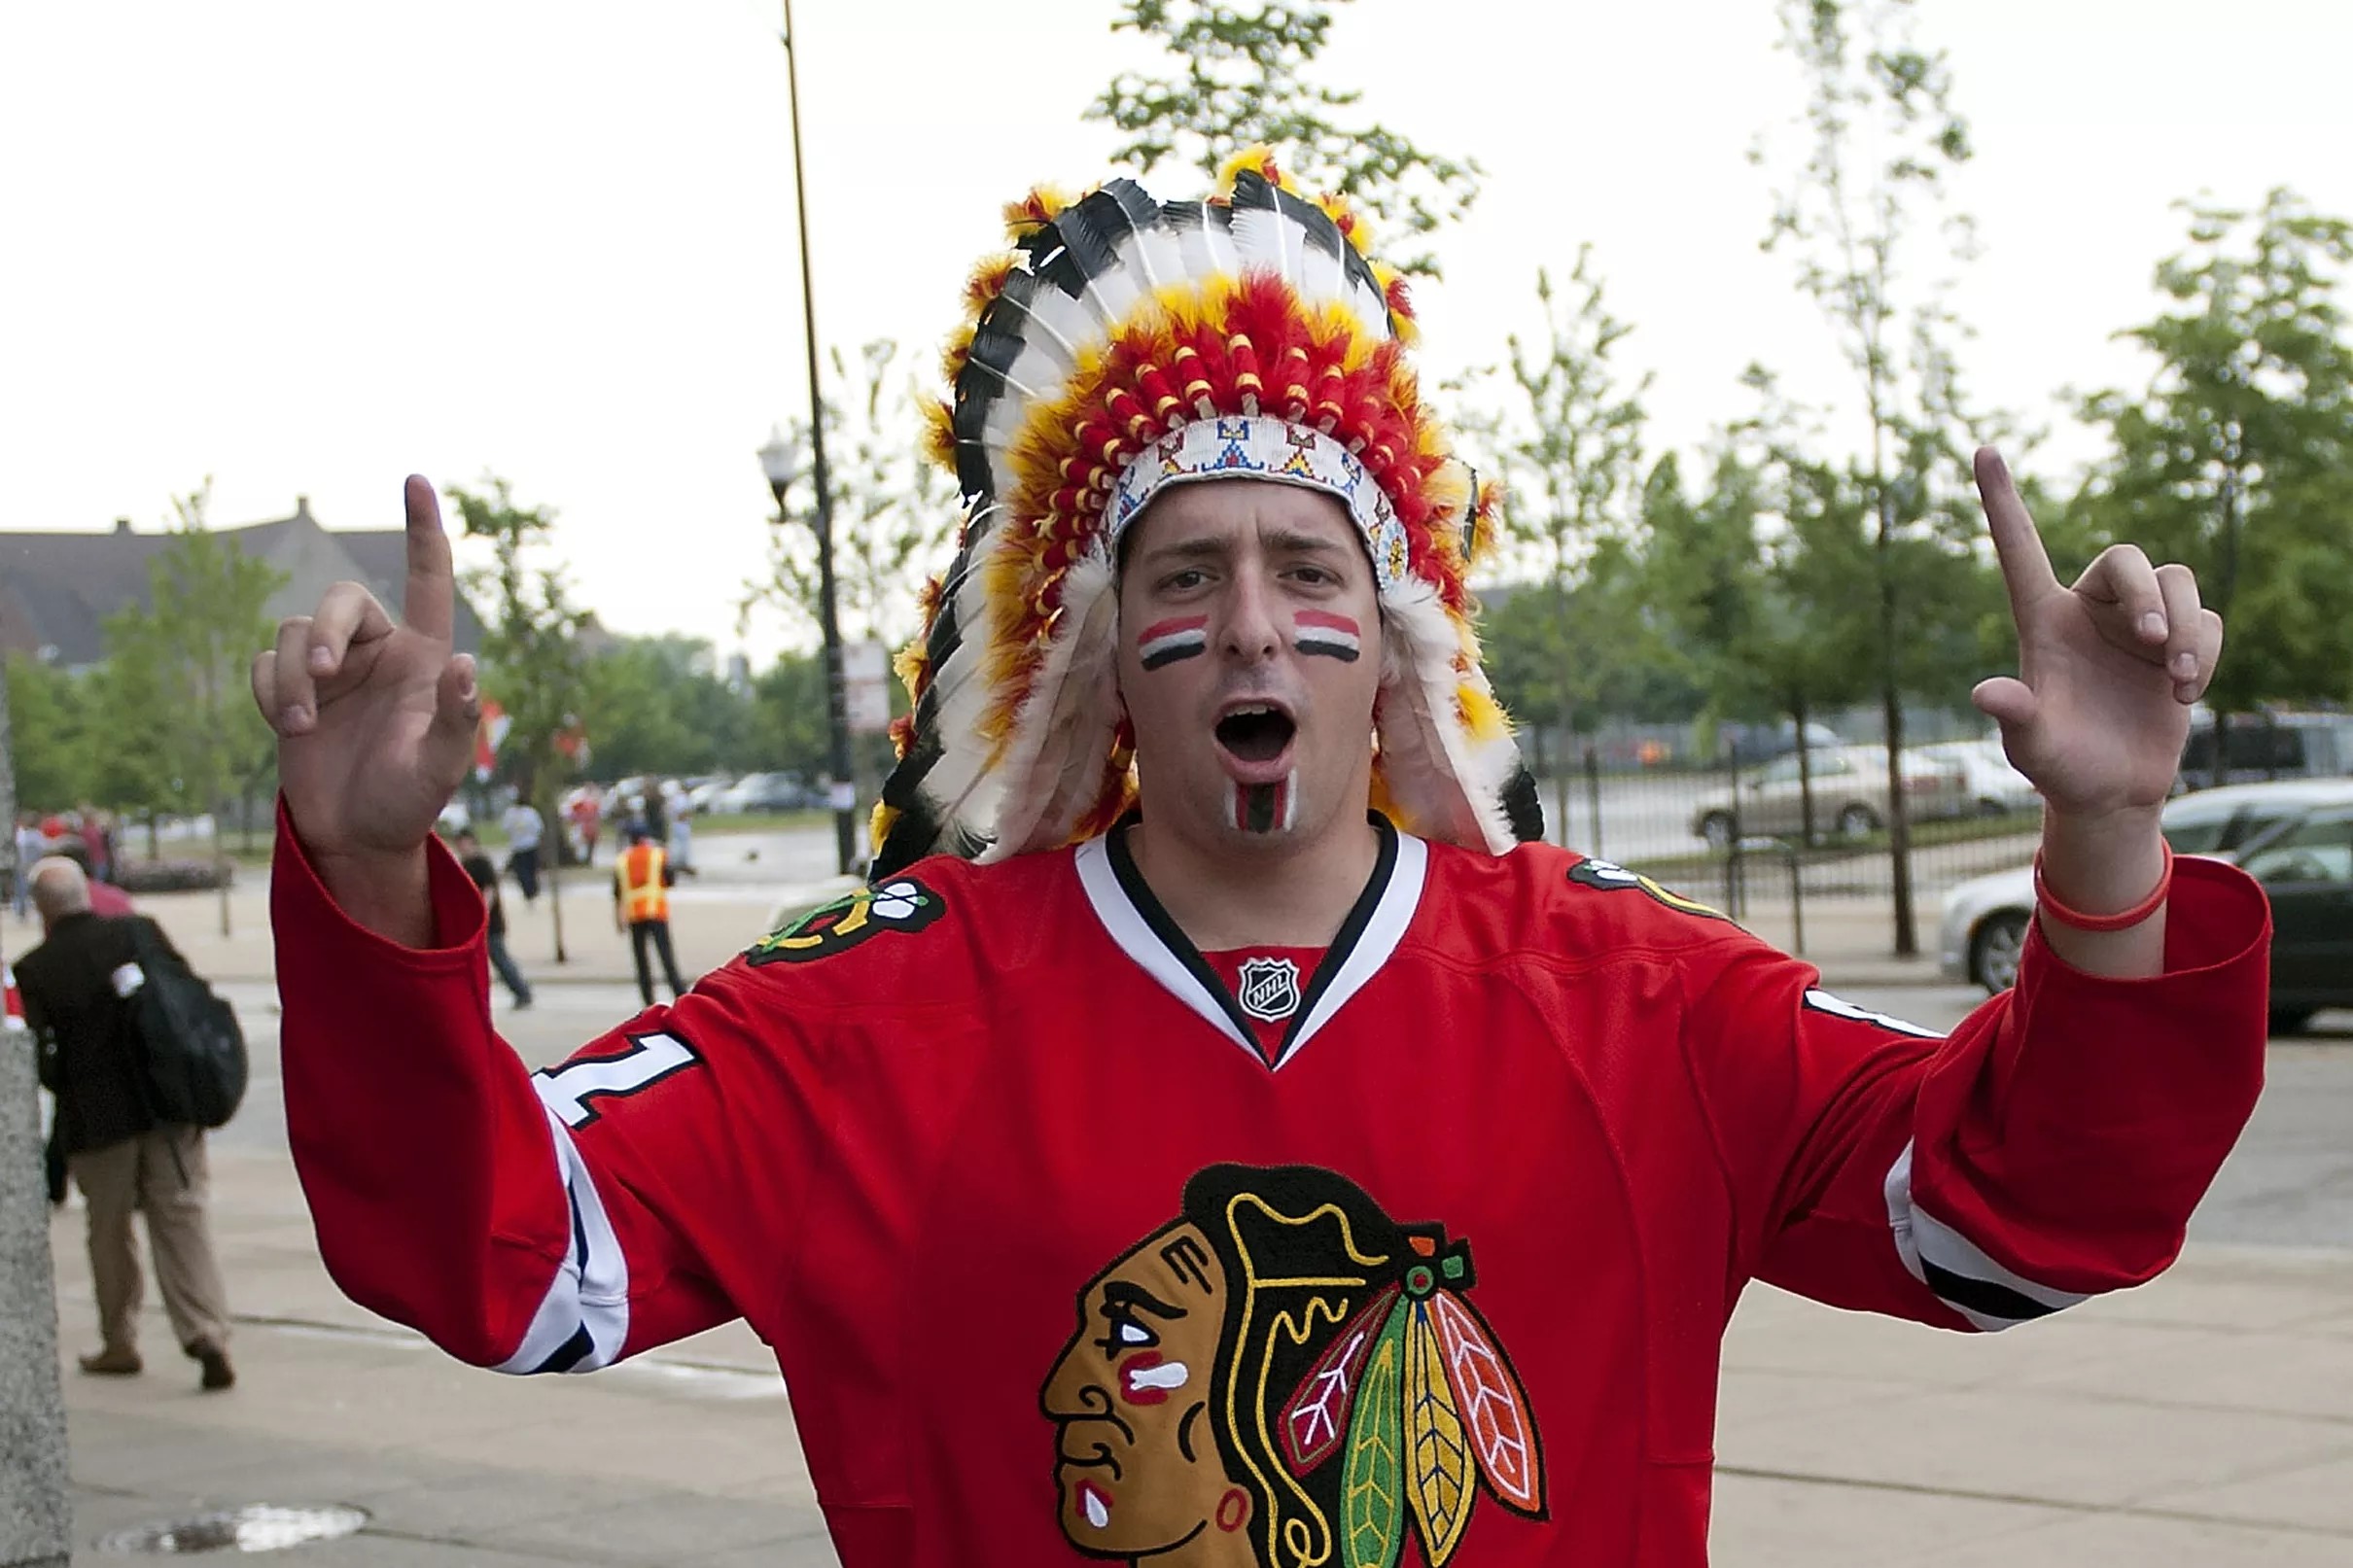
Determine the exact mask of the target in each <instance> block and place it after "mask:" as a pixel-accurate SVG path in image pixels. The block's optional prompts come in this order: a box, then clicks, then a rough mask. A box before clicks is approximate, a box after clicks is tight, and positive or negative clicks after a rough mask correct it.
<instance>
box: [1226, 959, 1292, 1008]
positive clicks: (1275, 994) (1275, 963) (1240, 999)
mask: <svg viewBox="0 0 2353 1568" xmlns="http://www.w3.org/2000/svg"><path fill="white" fill-rule="evenodd" d="M1239 978H1240V980H1241V982H1242V985H1241V988H1240V990H1239V993H1237V994H1236V995H1235V997H1234V1000H1235V1002H1236V1003H1237V1004H1238V1005H1239V1006H1240V1007H1241V1008H1242V1010H1243V1011H1244V1012H1246V1013H1247V1014H1249V1015H1250V1017H1252V1018H1254V1019H1257V1020H1258V1021H1259V1022H1260V1023H1262V1024H1274V1023H1279V1022H1281V1021H1282V1020H1283V1019H1286V1018H1288V1017H1290V1016H1291V1015H1292V1014H1293V1013H1295V1012H1297V1011H1299V965H1297V964H1295V963H1293V962H1292V961H1291V960H1290V959H1288V958H1245V959H1243V960H1242V970H1241V974H1240V976H1239Z"/></svg>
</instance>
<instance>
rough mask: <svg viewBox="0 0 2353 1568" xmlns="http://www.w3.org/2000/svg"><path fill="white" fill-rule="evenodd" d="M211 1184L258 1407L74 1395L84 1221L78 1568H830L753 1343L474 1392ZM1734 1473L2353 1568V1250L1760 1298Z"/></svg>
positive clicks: (707, 1338)
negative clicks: (2048, 1284)
mask: <svg viewBox="0 0 2353 1568" xmlns="http://www.w3.org/2000/svg"><path fill="white" fill-rule="evenodd" d="M214 1184H215V1212H216V1215H217V1223H218V1226H219V1232H220V1242H221V1247H222V1251H223V1254H224V1258H223V1261H224V1266H225V1268H226V1270H227V1272H228V1279H229V1282H230V1290H231V1293H232V1297H233V1299H234V1302H235V1305H236V1308H237V1314H238V1338H237V1342H236V1347H235V1348H236V1361H237V1368H238V1374H239V1382H238V1385H237V1387H236V1388H235V1389H234V1390H232V1391H230V1392H228V1393H227V1394H216V1395H202V1394H198V1393H197V1392H196V1391H195V1370H194V1368H193V1365H191V1364H185V1363H182V1362H180V1361H179V1360H178V1359H177V1358H176V1357H173V1356H171V1354H170V1348H169V1347H170V1343H171V1341H170V1334H169V1331H168V1328H167V1326H166V1325H165V1324H164V1323H163V1321H162V1319H161V1314H160V1312H159V1311H151V1313H150V1321H149V1322H148V1323H147V1325H146V1332H145V1335H144V1342H145V1344H146V1347H147V1349H148V1352H149V1355H150V1357H151V1360H150V1363H149V1368H148V1371H147V1373H146V1375H145V1376H141V1377H137V1378H130V1379H123V1380H110V1379H100V1378H93V1377H88V1376H82V1375H80V1374H79V1373H78V1372H77V1371H75V1369H74V1368H73V1366H72V1365H71V1361H70V1355H71V1353H72V1352H73V1351H74V1350H77V1349H83V1348H87V1347H88V1343H89V1338H90V1334H91V1327H90V1323H91V1307H90V1297H89V1290H88V1267H87V1264H86V1261H85V1258H84V1253H83V1245H82V1234H83V1233H82V1225H83V1216H82V1213H81V1211H80V1210H79V1208H78V1207H77V1208H73V1209H69V1210H66V1211H64V1212H61V1213H59V1214H58V1215H57V1216H56V1217H55V1220H54V1223H53V1250H54V1253H55V1257H56V1264H57V1274H58V1288H59V1295H60V1309H61V1312H62V1328H63V1332H62V1336H61V1338H62V1341H63V1343H64V1346H65V1348H66V1353H67V1355H68V1357H69V1359H68V1361H67V1365H66V1368H65V1385H66V1394H67V1399H68V1404H69V1423H70V1428H71V1434H72V1442H73V1477H74V1484H75V1503H76V1507H77V1510H78V1518H77V1522H76V1540H77V1542H78V1543H79V1545H80V1548H81V1551H80V1552H79V1554H78V1555H77V1556H76V1558H75V1560H76V1562H78V1563H90V1564H95V1563H99V1562H102V1561H105V1560H108V1559H107V1558H106V1557H105V1556H103V1555H102V1554H100V1553H99V1552H97V1551H95V1550H94V1549H93V1548H92V1545H91V1544H92V1543H94V1542H95V1541H96V1540H97V1539H98V1538H99V1537H100V1536H102V1535H104V1534H105V1533H106V1532H108V1531H109V1530H112V1529H116V1528H121V1527H124V1526H128V1525H132V1524H138V1523H152V1522H157V1521H161V1520H165V1519H169V1518H173V1517H177V1516H185V1515H188V1514H190V1513H193V1512H199V1511H202V1510H204V1509H206V1508H211V1507H224V1506H236V1505H242V1504H246V1503H259V1502H267V1503H277V1504H324V1503H347V1504H353V1505H356V1506H358V1507H361V1508H363V1509H366V1510H367V1511H368V1512H369V1516H370V1522H369V1526H368V1527H367V1529H365V1530H364V1531H363V1532H362V1533H361V1534H359V1535H357V1536H353V1537H350V1538H348V1539H345V1540H342V1541H339V1542H333V1543H326V1544H321V1545H316V1546H311V1547H305V1548H303V1549H301V1550H302V1552H303V1555H304V1557H305V1558H306V1559H307V1560H311V1561H315V1562H318V1563H321V1564H329V1563H347V1564H418V1565H422V1564H435V1565H479V1568H500V1565H506V1568H522V1565H526V1564H540V1565H544V1564H547V1563H550V1562H573V1563H594V1564H608V1565H637V1564H646V1565H652V1564H663V1565H668V1564H676V1563H681V1562H695V1563H703V1564H715V1565H720V1568H735V1565H750V1564H755V1563H757V1564H767V1565H771V1568H796V1565H814V1564H824V1563H830V1562H831V1561H833V1558H832V1555H831V1553H830V1551H829V1550H828V1549H827V1547H826V1545H825V1539H824V1534H823V1526H822V1522H821V1520H820V1517H819V1515H818V1513H817V1510H816V1506H815V1502H814V1498H813V1495H812V1492H811V1490H810V1486H809V1482H808V1479H807V1475H806V1472H805V1470H804V1468H803V1466H802V1463H801V1459H800V1453H799V1449H798V1446H797V1445H796V1442H795V1439H794V1435H793V1430H792V1426H791V1422H790V1406H789V1403H788V1401H787V1399H786V1397H785V1393H784V1390H783V1388H782V1386H781V1384H780V1382H779V1380H778V1378H777V1376H776V1375H775V1371H774V1368H773V1365H772V1363H770V1362H769V1360H768V1359H767V1357H766V1355H765V1354H764V1352H763V1350H762V1347H761V1346H760V1345H759V1344H758V1342H756V1341H755V1339H754V1338H753V1337H752V1336H751V1335H750V1334H749V1333H748V1332H747V1331H746V1330H744V1329H743V1328H742V1327H741V1326H740V1325H737V1326H733V1327H730V1328H727V1329H721V1330H718V1331H715V1332H713V1333H711V1334H707V1335H703V1336H700V1337H698V1338H696V1339H694V1340H691V1341H687V1342H683V1343H681V1344H678V1345H675V1346H672V1347H670V1348H669V1349H667V1350H664V1351H662V1352H659V1353H657V1354H655V1355H653V1356H650V1357H646V1358H643V1359H642V1360H641V1361H639V1362H636V1363H633V1364H630V1365H627V1366H624V1367H620V1368H615V1369H614V1370H612V1371H609V1372H605V1373H600V1374H597V1375H595V1376H589V1377H538V1378H512V1377H501V1376H495V1375H492V1374H487V1373H478V1372H474V1371H472V1370H471V1369H468V1368H465V1367H461V1366H459V1365H457V1364H455V1363H453V1362H451V1361H449V1360H447V1359H446V1358H444V1357H442V1356H441V1355H440V1354H439V1352H437V1351H435V1350H434V1349H432V1348H431V1347H430V1346H428V1345H426V1344H425V1343H424V1342H422V1341H420V1340H418V1339H417V1338H416V1337H415V1336H413V1335H411V1334H409V1333H407V1332H406V1331H405V1330H402V1329H398V1328H395V1327H393V1326H392V1325H390V1324H386V1323H384V1322H382V1321H381V1320H379V1319H376V1318H373V1317H371V1316H370V1315H369V1314H368V1313H366V1312H364V1311H362V1310H360V1309H359V1308H358V1307H353V1306H352V1305H350V1304H349V1303H348V1302H346V1301H344V1300H343V1299H342V1297H341V1296H340V1295H339V1294H338V1293H337V1292H336V1291H335V1289H334V1285H333V1284H332V1282H330V1281H329V1279H328V1278H327V1276H326V1273H325V1271H324V1270H323V1268H322V1267H321V1266H320V1264H319V1261H318V1257H317V1254H316V1252H315V1250H314V1249H313V1246H312V1243H311V1237H310V1229H309V1223H308V1220H307V1218H306V1216H305V1214H304V1211H303V1208H302V1204H301V1200H300V1196H299V1192H298V1191H297V1188H296V1185H295V1180H294V1175H293V1171H292V1167H291V1165H290V1162H289V1161H288V1160H287V1158H286V1156H285V1155H283V1154H282V1153H278V1152H276V1151H271V1150H249V1149H238V1148H233V1147H232V1148H223V1149H220V1150H217V1151H216V1154H215V1170H214ZM1039 1441H1040V1443H1041V1444H1043V1443H1044V1442H1045V1441H1046V1437H1045V1434H1044V1433H1043V1430H1042V1429H1041V1432H1040V1438H1039ZM1042 1451H1043V1450H1042V1449H1041V1453H1042ZM1718 1458H1719V1466H1720V1469H1719V1479H1718V1482H1717V1488H1716V1526H1715V1543H1716V1553H1717V1559H1718V1560H1719V1561H1721V1562H1723V1563H1726V1564H1743V1565H1763V1568H1779V1565H1783V1564H1787V1565H1790V1568H1797V1565H1801V1564H1803V1565H1806V1568H1831V1565H1839V1564H1855V1565H1858V1568H1859V1565H1863V1564H1875V1565H1876V1564H1884V1563H1888V1562H1922V1563H1935V1564H1940V1565H1953V1568H2061V1565H2066V1568H2076V1565H2081V1564H2097V1563H2117V1564H2123V1563H2127V1562H2128V1563H2132V1564H2136V1565H2144V1568H2172V1565H2181V1568H2190V1565H2195V1568H2235V1565H2238V1564H2247V1565H2254V1564H2259V1563H2260V1564H2265V1565H2269V1568H2284V1565H2310V1568H2322V1565H2324V1564H2330V1565H2337V1568H2342V1565H2343V1564H2345V1563H2347V1562H2353V1253H2344V1252H2318V1251H2315V1252H2295V1251H2285V1250H2273V1249H2259V1248H2236V1247H2216V1246H2205V1247H2194V1248H2193V1250H2192V1251H2191V1253H2190V1254H2189V1255H2188V1257H2187V1258H2186V1259H2185V1260H2184V1262H2183V1263H2182V1264H2181V1266H2180V1267H2178V1268H2177V1269H2175V1270H2174V1272H2172V1273H2170V1274H2169V1275H2167V1276H2166V1277H2165V1278H2163V1279H2161V1280H2160V1281H2159V1282H2157V1283H2156V1284H2154V1285H2151V1286H2149V1287H2148V1288H2146V1289H2144V1290H2140V1291H2136V1292H2132V1293H2130V1294H2128V1295H2125V1296H2123V1297H2119V1298H2114V1299H2110V1300H2107V1301H2102V1302H2097V1303H2094V1304H2091V1305H2090V1306H2087V1307H2080V1308H2077V1309H2076V1310H2074V1311H2071V1312H2068V1313H2066V1314H2064V1315H2062V1316H2060V1317H2057V1318H2054V1319H2053V1320H2051V1321H2049V1322H2046V1323H2043V1324H2039V1325H2035V1326H2033V1327H2030V1328H2027V1329H2023V1330H2019V1331H2016V1332H2013V1333H2010V1334H2006V1335H2001V1336H1997V1337H1984V1338H1968V1337H1962V1336H1953V1335H1943V1334H1938V1333H1935V1332H1932V1331H1930V1330H1926V1329H1919V1328H1914V1327H1913V1326H1910V1325H1907V1324H1901V1323H1893V1322H1884V1321H1879V1320H1875V1319H1870V1318H1863V1317H1857V1316H1853V1315H1850V1314H1845V1313H1838V1312H1832V1311H1829V1310H1827V1309H1825V1308H1821V1307H1814V1306H1811V1305H1810V1304H1808V1303H1804V1302H1800V1301H1797V1300H1795V1299H1794V1298H1791V1297H1787V1296H1784V1295H1781V1294H1779V1293H1778V1292H1774V1291H1772V1290H1768V1289H1764V1288H1759V1289H1757V1290H1755V1291H1753V1292H1752V1293H1751V1296H1750V1299H1749V1300H1748V1302H1747V1303H1746V1304H1745V1305H1744V1306H1743V1307H1742V1308H1741V1310H1740V1313H1739V1315H1738V1319H1737V1320H1736V1322H1735V1324H1734V1328H1733V1333H1732V1337H1731V1341H1730V1343H1729V1346H1728V1348H1727V1352H1726V1371H1725V1376H1724V1399H1723V1411H1722V1418H1721V1424H1720V1433H1719V1443H1718ZM1561 1506H1573V1505H1571V1504H1570V1503H1569V1501H1568V1500H1566V1499H1563V1500H1562V1505H1561ZM975 1560H979V1559H977V1558H976V1559H975Z"/></svg>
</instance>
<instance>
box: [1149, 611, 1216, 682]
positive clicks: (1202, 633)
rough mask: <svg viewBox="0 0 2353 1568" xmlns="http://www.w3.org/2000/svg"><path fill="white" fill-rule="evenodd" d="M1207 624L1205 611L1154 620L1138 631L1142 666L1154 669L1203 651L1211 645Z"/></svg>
mask: <svg viewBox="0 0 2353 1568" xmlns="http://www.w3.org/2000/svg"><path fill="white" fill-rule="evenodd" d="M1209 624H1210V618H1209V617H1208V616H1207V615H1187V616H1184V617H1182V618H1180V619H1176V620H1163V621H1154V622H1153V623H1152V624H1151V625H1149V626H1146V627H1145V628H1144V629H1143V630H1142V631H1141V632H1140V633H1138V634H1137V637H1136V653H1137V657H1138V658H1139V659H1140V660H1141V662H1142V664H1143V667H1144V668H1145V669H1147V670H1157V669H1159V668H1161V667H1162V666H1163V665H1170V664H1175V663H1176V661H1177V660H1178V659H1189V658H1192V657H1194V656H1195V655H1196V654H1201V653H1206V652H1208V651H1209V647H1210V633H1209Z"/></svg>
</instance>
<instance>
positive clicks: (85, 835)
mask: <svg viewBox="0 0 2353 1568" xmlns="http://www.w3.org/2000/svg"><path fill="white" fill-rule="evenodd" d="M75 815H76V816H77V817H79V818H81V819H82V825H81V827H80V829H79V830H78V831H79V832H80V833H81V835H82V860H83V864H84V865H86V866H88V868H89V880H90V881H92V882H112V881H114V880H115V835H114V831H113V829H112V827H111V826H110V825H109V824H108V822H107V819H106V813H104V812H102V811H100V810H99V809H98V808H97V807H95V806H92V805H90V804H89V803H88V802H87V801H86V802H84V803H83V805H82V809H81V810H80V811H78V812H76V813H75Z"/></svg>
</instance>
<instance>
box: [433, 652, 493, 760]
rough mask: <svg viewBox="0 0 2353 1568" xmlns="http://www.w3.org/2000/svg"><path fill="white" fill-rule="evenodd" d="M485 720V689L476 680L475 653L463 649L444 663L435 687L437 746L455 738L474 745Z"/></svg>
mask: <svg viewBox="0 0 2353 1568" xmlns="http://www.w3.org/2000/svg"><path fill="white" fill-rule="evenodd" d="M481 721H482V693H481V691H480V689H479V688H478V687H476V686H475V685H474V655H473V654H471V653H460V654H458V655H456V656H455V657H453V658H451V659H450V661H449V662H448V663H447V664H444V665H442V666H441V679H439V681H438V682H436V683H435V685H434V690H433V740H434V745H435V747H436V748H437V749H439V748H440V747H445V746H448V745H450V744H451V743H453V742H455V743H458V744H461V745H465V746H469V747H470V746H472V744H473V742H474V730H475V728H476V727H477V726H478V725H479V724H480V723H481Z"/></svg>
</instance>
